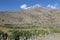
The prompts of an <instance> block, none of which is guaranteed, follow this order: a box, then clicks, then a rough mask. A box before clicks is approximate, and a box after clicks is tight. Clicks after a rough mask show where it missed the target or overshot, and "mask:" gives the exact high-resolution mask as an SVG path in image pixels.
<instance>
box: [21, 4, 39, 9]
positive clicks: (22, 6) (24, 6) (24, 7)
mask: <svg viewBox="0 0 60 40" xmlns="http://www.w3.org/2000/svg"><path fill="white" fill-rule="evenodd" d="M36 6H38V7H40V5H39V4H35V5H33V6H29V7H27V4H23V5H21V6H20V8H21V9H29V8H31V7H36Z"/></svg>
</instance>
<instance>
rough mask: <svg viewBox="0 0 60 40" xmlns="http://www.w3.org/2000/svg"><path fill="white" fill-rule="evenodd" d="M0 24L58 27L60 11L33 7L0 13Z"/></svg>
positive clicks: (59, 24)
mask: <svg viewBox="0 0 60 40" xmlns="http://www.w3.org/2000/svg"><path fill="white" fill-rule="evenodd" d="M1 24H17V25H37V26H50V25H51V26H58V27H59V26H60V10H59V9H48V8H44V7H39V6H35V7H32V8H29V9H26V10H20V11H9V12H0V25H1Z"/></svg>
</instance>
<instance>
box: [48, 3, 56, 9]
mask: <svg viewBox="0 0 60 40" xmlns="http://www.w3.org/2000/svg"><path fill="white" fill-rule="evenodd" d="M47 7H48V8H52V9H57V4H55V5H50V4H48V5H47Z"/></svg>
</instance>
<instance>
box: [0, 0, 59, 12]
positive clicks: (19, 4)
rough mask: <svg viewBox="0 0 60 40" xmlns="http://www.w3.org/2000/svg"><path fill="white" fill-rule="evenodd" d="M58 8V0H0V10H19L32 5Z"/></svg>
mask: <svg viewBox="0 0 60 40" xmlns="http://www.w3.org/2000/svg"><path fill="white" fill-rule="evenodd" d="M36 4H37V5H40V6H43V7H49V8H53V9H54V8H60V0H0V11H9V10H21V9H25V8H29V7H31V6H34V5H36Z"/></svg>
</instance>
